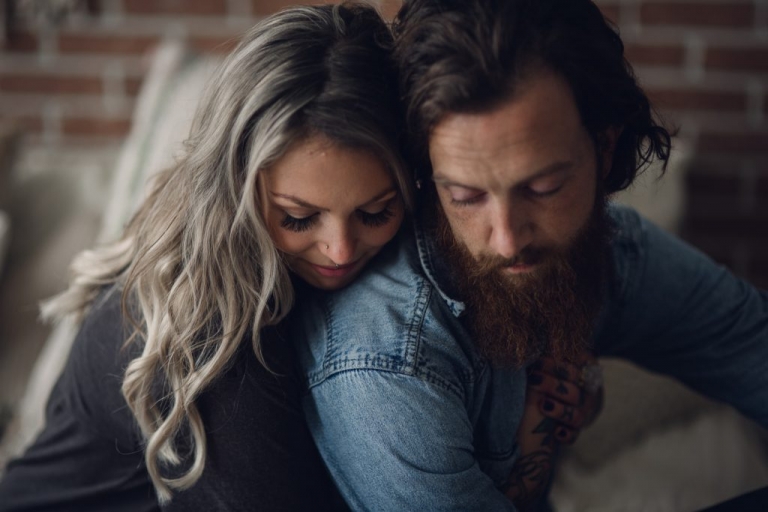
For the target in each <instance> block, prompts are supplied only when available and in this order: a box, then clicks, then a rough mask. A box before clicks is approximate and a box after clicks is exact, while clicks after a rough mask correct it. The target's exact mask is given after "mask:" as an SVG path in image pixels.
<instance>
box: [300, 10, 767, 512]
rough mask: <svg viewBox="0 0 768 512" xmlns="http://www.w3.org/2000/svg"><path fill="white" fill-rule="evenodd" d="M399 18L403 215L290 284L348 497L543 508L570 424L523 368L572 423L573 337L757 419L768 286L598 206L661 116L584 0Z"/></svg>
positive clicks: (304, 357) (332, 466)
mask: <svg viewBox="0 0 768 512" xmlns="http://www.w3.org/2000/svg"><path fill="white" fill-rule="evenodd" d="M394 30H395V35H396V41H397V45H396V49H395V56H396V58H397V60H398V64H399V66H400V69H401V73H402V94H403V97H404V101H405V107H406V110H407V119H408V130H409V140H410V157H411V161H412V163H413V165H414V168H415V169H416V170H417V178H418V184H419V188H420V190H421V192H422V194H421V196H422V197H421V205H420V210H419V211H418V212H417V215H416V219H415V220H416V222H415V227H414V228H413V230H406V231H405V232H404V233H402V235H401V236H400V237H399V239H398V240H397V241H396V242H395V243H394V244H393V245H392V246H391V247H389V248H388V250H385V251H383V252H382V254H381V255H380V256H379V257H378V258H377V259H376V260H375V261H374V262H373V263H372V264H371V265H370V267H369V270H367V271H366V272H365V273H364V274H363V275H362V276H361V277H360V278H358V279H357V280H356V281H355V282H354V283H352V284H351V285H350V286H349V287H347V288H346V289H344V290H342V291H340V292H337V293H335V294H334V295H333V296H328V295H327V294H322V293H314V292H311V291H306V292H304V293H303V296H302V301H301V302H300V304H299V305H298V308H297V311H300V312H301V313H300V314H299V315H298V317H297V318H298V319H299V320H300V321H298V322H296V326H295V327H296V332H295V333H294V334H295V335H294V336H293V339H296V340H301V341H300V342H299V343H298V344H297V348H298V351H299V354H300V359H301V362H302V365H303V367H304V370H305V372H306V377H307V385H308V394H307V396H306V398H305V400H304V408H305V412H306V414H307V419H308V424H309V428H310V431H311V432H312V435H313V437H314V439H315V441H316V443H317V445H318V447H319V450H320V452H321V455H322V456H323V458H324V460H325V462H326V464H327V466H328V468H329V470H330V472H331V474H332V476H333V478H334V480H335V482H336V484H337V486H338V487H339V490H340V491H341V493H342V495H343V496H344V498H345V499H346V501H347V503H348V504H349V505H350V506H351V507H352V508H353V509H354V510H374V509H375V510H387V511H389V510H392V511H395V510H397V511H400V510H419V509H421V510H430V511H433V510H516V509H520V508H529V509H532V510H536V509H538V508H539V507H540V506H542V504H543V502H542V501H541V500H537V499H536V498H537V496H538V494H537V493H540V492H541V490H542V489H543V488H545V487H546V482H547V478H548V477H549V473H548V472H549V470H550V469H551V457H550V455H551V453H552V447H553V446H556V444H557V443H556V442H553V439H555V440H556V439H561V438H562V439H566V438H568V437H569V435H570V434H569V430H568V429H567V428H561V427H557V428H555V429H554V430H552V429H551V426H552V425H553V424H552V423H551V422H550V423H546V422H539V421H538V420H536V421H531V420H529V419H527V418H528V415H527V411H528V409H526V402H525V400H526V398H525V397H526V389H533V390H536V391H537V392H540V393H542V395H541V397H542V398H541V399H540V400H539V401H538V402H537V404H538V405H539V406H540V407H541V410H542V412H543V413H544V414H546V415H549V416H551V417H555V418H559V419H561V420H563V421H564V422H566V423H567V424H570V426H576V427H579V426H581V425H583V424H584V422H585V421H586V418H585V417H584V415H585V412H584V411H583V410H582V409H579V405H580V404H582V403H583V401H584V396H585V395H584V390H583V389H582V388H586V389H587V390H589V388H591V386H589V385H584V382H581V380H582V377H584V375H582V373H581V365H582V361H583V359H584V354H585V352H595V353H598V354H600V355H613V356H621V357H625V358H628V359H630V360H632V361H634V362H635V363H638V364H640V365H642V366H644V367H646V368H649V369H651V370H653V371H656V372H661V373H665V374H668V375H671V376H674V377H676V378H678V379H679V380H681V381H683V382H684V383H686V384H688V385H689V386H690V387H692V388H694V389H696V390H698V391H700V392H702V393H704V394H706V395H708V396H710V397H713V398H715V399H718V400H722V401H726V402H728V403H731V404H732V405H734V406H735V407H737V408H738V409H739V410H741V411H742V412H743V413H744V414H746V415H748V416H750V417H752V418H753V419H755V420H757V421H758V422H760V423H761V424H762V425H763V426H768V371H766V363H765V361H766V360H768V293H766V292H764V291H760V290H757V289H755V288H754V287H752V286H750V285H749V284H747V283H745V282H743V281H741V280H739V279H737V278H736V277H734V276H733V275H731V274H730V273H729V272H728V271H727V270H725V269H724V268H722V267H719V266H717V265H716V264H714V263H713V262H712V261H711V260H710V259H708V258H707V257H705V256H704V255H702V254H701V253H699V252H698V251H696V250H695V249H693V248H691V247H689V246H687V245H686V244H684V243H683V242H681V241H679V240H677V239H675V238H674V237H671V236H670V235H668V234H666V233H664V232H662V231H661V230H660V229H658V228H656V227H655V226H653V225H651V224H650V223H648V222H647V221H645V220H644V219H642V218H641V217H640V216H639V215H638V214H637V213H635V212H634V211H631V210H629V209H622V208H618V207H615V206H608V199H607V198H608V196H609V195H610V194H611V193H613V192H616V191H618V190H621V189H623V188H626V187H627V186H629V185H630V184H631V183H632V181H633V180H634V178H635V175H636V174H637V172H638V170H639V169H641V168H642V167H643V165H644V164H646V163H648V162H649V161H650V160H652V159H653V158H660V159H662V160H664V161H666V159H667V158H668V157H669V150H670V135H669V133H668V132H667V131H666V130H665V129H664V128H663V127H662V126H660V125H659V124H658V123H657V122H656V121H655V120H654V118H653V116H652V110H651V107H650V105H649V102H648V99H647V98H646V96H645V94H644V93H643V91H642V90H641V89H640V88H639V86H638V85H637V83H636V80H635V78H634V76H633V74H632V71H631V68H630V67H629V64H628V63H627V62H626V60H625V59H624V55H623V44H622V42H621V39H620V38H619V36H618V35H617V34H616V33H615V31H614V30H613V29H612V28H611V27H610V25H609V24H608V23H607V22H606V21H605V19H604V18H603V16H602V15H601V13H600V11H599V10H598V8H597V7H596V6H595V5H594V4H593V3H592V2H591V1H589V0H410V1H406V2H405V4H404V6H403V8H402V9H401V11H400V13H399V14H398V16H397V18H396V20H395V24H394ZM542 357H544V358H545V359H543V360H542V359H540V358H542ZM553 359H554V360H555V361H557V366H556V367H553V366H552V363H551V362H550V361H551V360H553ZM542 361H544V362H542ZM553 373H554V374H555V376H554V377H553V376H552V375H551V374H553ZM579 384H582V385H581V386H579ZM553 397H554V398H558V399H559V401H558V400H554V399H553ZM524 411H526V415H524V414H523V412H524ZM574 417H575V418H576V419H575V420H573V419H574ZM566 420H568V421H566ZM570 420H573V421H570ZM569 421H570V422H569ZM526 435H534V437H533V439H534V442H533V444H531V442H530V439H531V438H530V437H526ZM536 435H538V436H541V437H540V438H536V437H535V436H536ZM532 447H533V449H531V448H532ZM542 447H543V448H546V449H542ZM532 486H533V487H532Z"/></svg>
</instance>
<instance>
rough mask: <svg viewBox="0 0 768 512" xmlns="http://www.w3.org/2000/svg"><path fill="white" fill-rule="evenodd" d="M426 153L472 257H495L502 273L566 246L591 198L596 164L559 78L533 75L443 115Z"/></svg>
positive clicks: (533, 264)
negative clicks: (480, 106) (477, 104)
mask: <svg viewBox="0 0 768 512" xmlns="http://www.w3.org/2000/svg"><path fill="white" fill-rule="evenodd" d="M429 154H430V158H431V161H432V168H433V170H434V174H433V178H434V182H435V186H436V190H437V194H438V197H439V200H440V203H441V205H442V207H443V210H444V212H445V215H446V217H447V218H448V222H449V224H450V227H451V230H452V231H453V234H454V236H455V237H456V239H457V241H458V242H459V243H461V244H463V245H465V246H466V248H467V249H468V250H469V252H470V253H471V254H472V256H474V257H475V259H478V260H480V259H488V258H492V259H494V260H496V259H498V258H503V259H504V260H506V261H507V262H508V264H507V265H506V266H505V267H504V270H505V272H506V273H507V274H509V275H510V276H511V277H513V278H514V276H518V275H519V276H520V277H522V276H524V275H525V274H531V273H533V274H535V273H536V271H537V268H538V267H539V266H540V265H541V264H542V263H544V262H545V260H546V258H547V255H548V253H550V252H552V251H563V250H565V249H566V248H567V247H568V246H569V245H570V244H571V243H572V242H573V241H574V239H575V237H576V236H577V234H578V233H579V231H580V230H581V229H582V228H583V227H584V226H585V225H586V223H587V220H588V219H589V218H590V214H591V213H592V210H593V206H594V204H595V194H596V190H597V186H596V185H597V181H596V180H597V162H596V159H595V147H594V144H593V141H592V139H591V137H590V136H589V134H588V133H587V131H586V130H585V128H584V127H583V126H582V124H581V119H580V116H579V112H578V110H577V107H576V104H575V102H574V99H573V96H572V94H571V91H570V88H569V87H568V85H567V83H566V82H565V81H564V80H563V79H562V78H560V77H559V76H558V75H556V74H554V73H551V72H547V71H540V72H537V73H534V74H532V75H531V76H530V77H529V78H528V79H527V80H525V81H523V82H522V83H521V84H520V85H519V87H518V88H517V91H516V94H515V96H514V97H513V98H512V99H511V100H509V101H507V102H506V103H504V104H502V105H501V106H499V107H497V108H495V109H494V110H492V111H490V112H486V113H481V114H450V115H448V116H446V117H445V118H444V119H443V120H442V121H441V122H440V123H438V124H437V126H436V127H435V128H434V130H433V131H432V134H431V137H430V140H429Z"/></svg>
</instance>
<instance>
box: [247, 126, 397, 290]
mask: <svg viewBox="0 0 768 512" xmlns="http://www.w3.org/2000/svg"><path fill="white" fill-rule="evenodd" d="M259 194H260V196H261V205H262V213H263V215H264V218H265V221H266V223H267V227H268V229H269V232H270V234H271V236H272V240H273V241H274V243H275V245H276V246H277V248H278V249H279V250H280V251H282V252H283V253H284V255H285V260H286V262H287V264H288V266H289V267H290V269H291V270H292V271H293V272H295V273H296V274H298V275H299V276H300V277H301V278H302V279H304V280H305V281H306V282H308V283H309V284H311V285H312V286H315V287H317V288H321V289H324V290H336V289H338V288H341V287H343V286H346V285H347V284H349V283H350V282H351V281H352V280H353V279H354V278H355V277H356V276H357V275H358V274H359V273H360V271H361V270H362V269H363V267H364V266H365V264H366V263H368V261H369V260H370V259H371V258H372V257H373V256H375V255H376V253H378V252H379V250H380V249H381V248H382V247H383V246H384V244H386V243H387V242H389V241H390V240H391V239H392V237H393V236H394V235H395V233H396V232H397V230H398V228H399V227H400V223H401V222H402V220H403V203H402V200H401V197H400V193H399V192H398V190H397V188H396V187H395V183H394V181H393V180H392V178H391V176H390V174H389V173H388V172H387V169H386V167H385V165H384V163H383V162H382V161H381V160H380V159H378V158H377V157H375V156H374V155H372V154H371V153H369V152H367V151H362V150H355V149H348V148H344V147H340V146H339V145H337V144H334V143H332V142H330V141H329V140H328V139H326V138H324V137H321V136H315V137H311V138H309V139H306V140H304V141H302V142H299V143H297V144H295V145H294V146H293V147H292V148H291V149H290V150H289V151H288V152H287V153H286V154H285V155H284V156H283V157H282V158H281V159H280V160H278V162H277V163H276V164H275V165H273V166H272V167H270V168H269V169H266V170H264V171H263V172H261V173H260V174H259Z"/></svg>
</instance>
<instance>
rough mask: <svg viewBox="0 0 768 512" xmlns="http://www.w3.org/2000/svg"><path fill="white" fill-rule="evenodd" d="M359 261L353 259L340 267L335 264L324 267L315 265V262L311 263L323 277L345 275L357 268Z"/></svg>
mask: <svg viewBox="0 0 768 512" xmlns="http://www.w3.org/2000/svg"><path fill="white" fill-rule="evenodd" d="M358 261H359V260H358ZM357 263H358V262H357V261H353V262H352V263H347V264H346V265H339V266H338V267H336V266H335V265H334V266H333V267H324V266H322V265H315V264H314V263H310V265H311V266H312V268H314V269H315V272H317V273H318V274H320V275H321V276H323V277H344V276H346V275H347V274H349V273H350V272H352V271H353V270H354V269H355V267H356V266H357Z"/></svg>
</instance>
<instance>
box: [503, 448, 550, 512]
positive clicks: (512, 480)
mask: <svg viewBox="0 0 768 512" xmlns="http://www.w3.org/2000/svg"><path fill="white" fill-rule="evenodd" d="M551 474H552V451H551V450H549V449H542V450H539V451H536V452H533V453H529V454H528V455H525V456H523V457H520V459H519V460H518V461H517V463H516V464H515V467H514V468H512V473H511V474H510V475H509V480H507V483H506V485H505V486H504V487H503V489H502V490H503V491H504V493H505V494H506V495H507V497H509V498H510V499H511V500H512V502H513V503H514V504H515V506H516V507H517V508H518V509H520V510H521V511H522V510H528V509H533V507H535V506H536V504H537V503H538V500H539V498H540V497H541V496H542V494H543V493H544V491H545V490H546V488H547V483H548V482H549V478H550V475H551Z"/></svg>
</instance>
